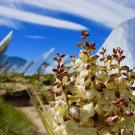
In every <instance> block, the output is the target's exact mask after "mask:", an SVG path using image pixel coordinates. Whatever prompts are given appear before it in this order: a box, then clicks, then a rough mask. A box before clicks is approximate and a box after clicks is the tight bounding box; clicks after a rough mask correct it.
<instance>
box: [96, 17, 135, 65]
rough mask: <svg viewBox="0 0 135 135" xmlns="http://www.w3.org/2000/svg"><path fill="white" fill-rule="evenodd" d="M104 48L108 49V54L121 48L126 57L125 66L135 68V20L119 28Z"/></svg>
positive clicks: (105, 43)
mask: <svg viewBox="0 0 135 135" xmlns="http://www.w3.org/2000/svg"><path fill="white" fill-rule="evenodd" d="M102 47H104V48H106V49H107V53H108V54H110V53H112V49H113V48H116V47H121V48H122V49H123V50H124V55H125V56H126V59H125V60H124V61H123V64H124V65H128V66H129V67H131V68H133V67H135V18H133V19H130V20H128V21H126V22H124V23H122V24H120V25H119V26H117V27H116V28H115V29H114V30H113V31H112V33H111V34H110V35H109V37H108V38H107V40H106V41H105V42H104V44H103V45H102V46H101V48H102ZM100 50H101V49H99V51H100Z"/></svg>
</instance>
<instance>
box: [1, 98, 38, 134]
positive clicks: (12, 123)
mask: <svg viewBox="0 0 135 135" xmlns="http://www.w3.org/2000/svg"><path fill="white" fill-rule="evenodd" d="M34 128H35V126H34V125H33V124H32V122H31V121H30V120H29V119H28V118H27V117H26V116H25V115H24V114H23V113H22V112H20V111H19V110H17V109H16V108H14V107H13V106H11V105H9V104H7V103H5V102H4V101H2V100H1V99H0V130H1V131H3V132H5V134H7V135H35V131H34ZM0 134H1V132H0Z"/></svg>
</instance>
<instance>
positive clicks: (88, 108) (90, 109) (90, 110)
mask: <svg viewBox="0 0 135 135" xmlns="http://www.w3.org/2000/svg"><path fill="white" fill-rule="evenodd" d="M82 113H83V114H86V115H88V116H89V117H93V116H94V114H95V108H94V105H93V103H90V104H86V105H84V106H83V107H82Z"/></svg>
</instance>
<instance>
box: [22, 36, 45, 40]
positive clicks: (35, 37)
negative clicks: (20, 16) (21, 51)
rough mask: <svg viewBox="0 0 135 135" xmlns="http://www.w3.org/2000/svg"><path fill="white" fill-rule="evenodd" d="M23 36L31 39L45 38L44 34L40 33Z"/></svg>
mask: <svg viewBox="0 0 135 135" xmlns="http://www.w3.org/2000/svg"><path fill="white" fill-rule="evenodd" d="M25 37H26V38H31V39H45V37H44V36H40V35H25Z"/></svg>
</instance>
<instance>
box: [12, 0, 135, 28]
mask: <svg viewBox="0 0 135 135" xmlns="http://www.w3.org/2000/svg"><path fill="white" fill-rule="evenodd" d="M130 1H131V0H130ZM130 1H129V2H130ZM12 2H15V3H20V4H22V3H23V4H28V5H33V6H37V7H40V8H46V9H51V10H55V11H61V12H66V13H70V14H74V15H77V16H80V17H83V18H86V19H88V20H93V21H95V22H99V23H101V24H103V25H105V26H108V27H111V28H112V27H115V26H117V25H118V24H120V23H122V22H124V21H126V20H128V19H131V18H133V17H135V10H134V9H130V8H128V7H124V6H122V5H120V4H118V3H116V2H115V1H113V0H112V1H110V0H61V1H60V0H25V1H24V0H12Z"/></svg>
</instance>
